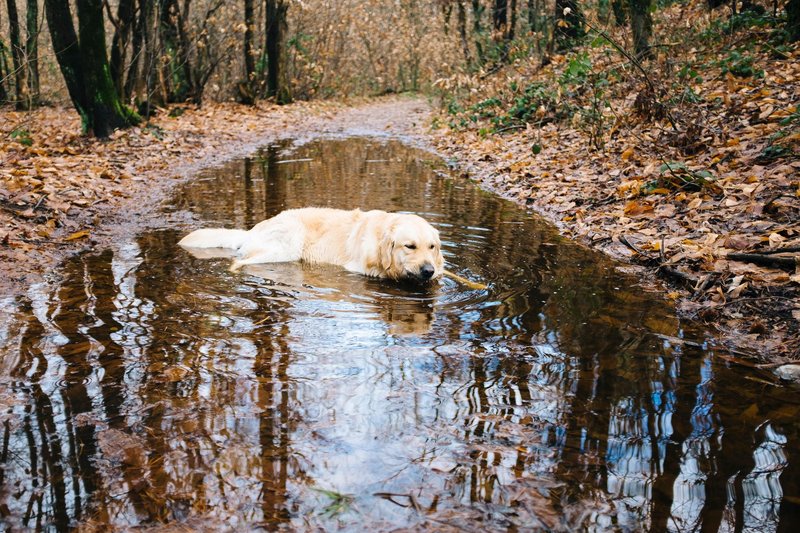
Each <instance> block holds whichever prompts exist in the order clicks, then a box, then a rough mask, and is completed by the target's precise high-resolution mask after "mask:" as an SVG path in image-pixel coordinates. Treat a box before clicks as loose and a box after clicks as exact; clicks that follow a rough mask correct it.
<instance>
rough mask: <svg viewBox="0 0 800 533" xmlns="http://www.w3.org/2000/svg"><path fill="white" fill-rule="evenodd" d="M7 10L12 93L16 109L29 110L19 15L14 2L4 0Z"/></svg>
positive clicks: (26, 71) (29, 101) (12, 0)
mask: <svg viewBox="0 0 800 533" xmlns="http://www.w3.org/2000/svg"><path fill="white" fill-rule="evenodd" d="M6 7H7V9H8V33H9V40H10V42H11V60H12V62H13V66H14V91H15V98H14V100H15V104H16V107H17V109H30V107H31V100H30V94H29V92H28V76H27V73H28V67H27V64H26V58H25V48H24V46H23V44H22V37H21V36H20V27H19V15H18V13H17V3H16V1H15V0H6Z"/></svg>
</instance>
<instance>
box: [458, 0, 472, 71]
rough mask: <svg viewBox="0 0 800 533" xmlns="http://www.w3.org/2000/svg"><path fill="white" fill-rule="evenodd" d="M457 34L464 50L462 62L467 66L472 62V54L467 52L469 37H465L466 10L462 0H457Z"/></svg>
mask: <svg viewBox="0 0 800 533" xmlns="http://www.w3.org/2000/svg"><path fill="white" fill-rule="evenodd" d="M457 7H458V35H459V37H460V38H461V49H462V50H463V51H464V62H465V63H466V64H467V66H469V65H470V64H471V63H472V56H471V54H470V52H469V39H467V10H466V9H465V8H464V0H458V4H457Z"/></svg>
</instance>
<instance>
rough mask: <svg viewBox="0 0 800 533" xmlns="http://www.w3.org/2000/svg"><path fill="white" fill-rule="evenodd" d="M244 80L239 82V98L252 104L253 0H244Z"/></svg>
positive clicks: (253, 100)
mask: <svg viewBox="0 0 800 533" xmlns="http://www.w3.org/2000/svg"><path fill="white" fill-rule="evenodd" d="M244 26H245V28H244V80H243V81H242V82H241V83H240V84H239V100H240V101H241V102H242V103H243V104H248V105H253V104H254V103H255V101H256V98H255V91H254V90H253V89H254V88H253V85H254V84H255V78H256V57H255V51H254V50H253V30H254V29H255V8H254V6H253V0H244Z"/></svg>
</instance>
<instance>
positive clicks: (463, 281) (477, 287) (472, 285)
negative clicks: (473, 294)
mask: <svg viewBox="0 0 800 533" xmlns="http://www.w3.org/2000/svg"><path fill="white" fill-rule="evenodd" d="M444 275H445V276H447V277H448V278H451V279H453V280H455V281H457V282H459V283H460V284H462V285H464V286H466V287H469V288H470V289H475V290H478V291H484V290H486V289H488V288H489V286H488V285H484V284H483V283H478V282H476V281H471V280H468V279H467V278H463V277H461V276H459V275H458V274H454V273H452V272H450V271H449V270H445V271H444Z"/></svg>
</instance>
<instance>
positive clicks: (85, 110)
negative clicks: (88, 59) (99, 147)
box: [44, 0, 90, 129]
mask: <svg viewBox="0 0 800 533" xmlns="http://www.w3.org/2000/svg"><path fill="white" fill-rule="evenodd" d="M44 8H45V16H46V17H47V26H48V28H50V39H51V41H52V42H53V52H54V53H55V56H56V61H57V62H58V67H59V69H60V70H61V75H62V76H64V82H65V83H66V85H67V91H68V92H69V96H70V99H71V100H72V104H73V105H74V106H75V109H76V110H77V111H78V114H79V115H80V116H81V120H82V122H83V127H84V129H87V128H88V126H89V123H90V121H89V113H90V110H89V102H88V101H87V100H86V88H85V87H84V81H85V79H84V76H83V65H82V64H81V51H80V48H79V46H78V36H77V35H76V34H75V28H74V27H73V26H72V12H71V10H70V8H69V2H68V1H67V0H45V3H44Z"/></svg>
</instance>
